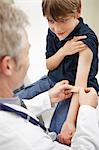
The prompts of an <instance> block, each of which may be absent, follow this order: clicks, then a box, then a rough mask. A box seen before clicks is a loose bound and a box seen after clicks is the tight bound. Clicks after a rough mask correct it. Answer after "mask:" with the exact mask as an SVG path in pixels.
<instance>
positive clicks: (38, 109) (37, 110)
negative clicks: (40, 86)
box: [23, 92, 51, 116]
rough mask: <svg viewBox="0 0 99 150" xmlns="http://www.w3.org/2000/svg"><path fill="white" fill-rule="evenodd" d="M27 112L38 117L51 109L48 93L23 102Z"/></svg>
mask: <svg viewBox="0 0 99 150" xmlns="http://www.w3.org/2000/svg"><path fill="white" fill-rule="evenodd" d="M23 101H24V103H25V105H26V106H27V109H28V110H29V112H31V113H32V114H33V115H35V116H39V115H40V114H41V113H43V112H44V111H46V110H48V109H50V108H51V102H50V98H49V95H48V92H44V93H41V94H39V95H37V96H36V97H34V98H32V99H31V100H26V99H25V100H23Z"/></svg>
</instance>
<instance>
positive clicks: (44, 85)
mask: <svg viewBox="0 0 99 150" xmlns="http://www.w3.org/2000/svg"><path fill="white" fill-rule="evenodd" d="M54 85H55V82H53V81H52V80H51V79H50V78H49V77H48V76H43V77H42V78H41V79H40V80H38V81H37V82H35V83H33V84H31V85H30V86H27V87H25V88H24V89H22V90H21V91H20V92H18V93H16V95H17V96H19V97H20V98H21V99H31V98H33V97H35V96H36V95H38V94H40V93H42V92H45V91H47V90H49V89H50V88H52V87H53V86H54ZM69 105H70V99H68V100H64V101H62V102H59V103H58V105H57V107H56V110H55V112H54V114H53V117H52V120H51V124H50V130H51V131H55V132H56V133H59V132H60V130H61V127H62V125H63V123H64V121H65V119H66V117H67V113H68V109H69Z"/></svg>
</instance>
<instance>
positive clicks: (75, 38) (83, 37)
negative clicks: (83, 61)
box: [73, 35, 87, 41]
mask: <svg viewBox="0 0 99 150" xmlns="http://www.w3.org/2000/svg"><path fill="white" fill-rule="evenodd" d="M86 38H87V36H86V35H83V36H74V38H73V40H74V41H78V40H82V39H86Z"/></svg>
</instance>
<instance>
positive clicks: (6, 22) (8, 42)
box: [0, 2, 29, 58]
mask: <svg viewBox="0 0 99 150" xmlns="http://www.w3.org/2000/svg"><path fill="white" fill-rule="evenodd" d="M28 24H29V22H28V19H27V16H26V14H25V13H24V12H23V11H22V10H20V9H19V8H16V7H15V6H14V5H11V4H8V3H4V2H0V58H1V57H4V56H11V57H14V58H17V57H19V55H20V53H21V52H22V49H23V46H24V45H23V42H22V41H23V40H22V33H23V30H24V29H25V27H26V25H28Z"/></svg>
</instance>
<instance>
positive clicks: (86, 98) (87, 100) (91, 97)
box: [79, 88, 98, 108]
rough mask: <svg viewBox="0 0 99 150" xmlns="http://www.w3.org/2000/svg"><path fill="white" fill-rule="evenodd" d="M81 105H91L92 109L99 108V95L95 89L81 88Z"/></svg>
mask: <svg viewBox="0 0 99 150" xmlns="http://www.w3.org/2000/svg"><path fill="white" fill-rule="evenodd" d="M79 103H80V105H90V106H92V107H95V108H96V107H97V105H98V95H97V93H96V91H95V89H94V88H86V89H83V88H81V89H80V90H79Z"/></svg>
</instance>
